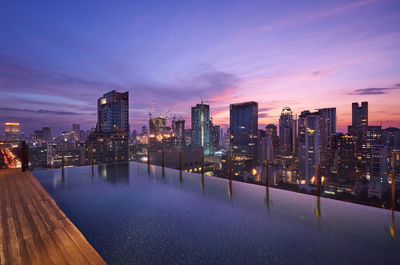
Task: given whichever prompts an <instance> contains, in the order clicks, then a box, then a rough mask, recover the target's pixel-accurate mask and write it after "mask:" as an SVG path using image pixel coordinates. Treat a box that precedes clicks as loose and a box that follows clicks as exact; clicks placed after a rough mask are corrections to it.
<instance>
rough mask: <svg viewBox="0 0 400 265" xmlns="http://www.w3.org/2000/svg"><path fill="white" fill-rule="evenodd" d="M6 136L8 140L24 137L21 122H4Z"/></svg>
mask: <svg viewBox="0 0 400 265" xmlns="http://www.w3.org/2000/svg"><path fill="white" fill-rule="evenodd" d="M4 136H5V139H6V140H7V141H18V140H20V139H21V137H22V132H21V128H20V124H19V122H6V123H4Z"/></svg>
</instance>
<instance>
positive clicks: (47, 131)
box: [42, 127, 51, 141]
mask: <svg viewBox="0 0 400 265" xmlns="http://www.w3.org/2000/svg"><path fill="white" fill-rule="evenodd" d="M42 131H43V138H44V140H45V141H48V140H51V129H50V127H43V128H42Z"/></svg>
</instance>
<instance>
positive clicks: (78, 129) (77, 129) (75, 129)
mask: <svg viewBox="0 0 400 265" xmlns="http://www.w3.org/2000/svg"><path fill="white" fill-rule="evenodd" d="M72 130H73V131H74V132H75V133H76V134H78V133H79V131H80V130H81V125H80V124H77V123H73V124H72Z"/></svg>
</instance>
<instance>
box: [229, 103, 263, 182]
mask: <svg viewBox="0 0 400 265" xmlns="http://www.w3.org/2000/svg"><path fill="white" fill-rule="evenodd" d="M229 132H230V144H231V150H232V170H233V173H234V174H236V175H240V174H241V173H243V172H245V171H247V172H249V171H250V170H252V169H253V168H254V167H255V165H256V164H257V142H258V141H257V134H258V103H257V102H254V101H251V102H244V103H237V104H231V105H230V127H229Z"/></svg>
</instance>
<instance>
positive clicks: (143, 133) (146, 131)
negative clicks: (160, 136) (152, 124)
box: [142, 126, 149, 135]
mask: <svg viewBox="0 0 400 265" xmlns="http://www.w3.org/2000/svg"><path fill="white" fill-rule="evenodd" d="M147 134H149V130H148V129H147V127H146V126H142V135H147Z"/></svg>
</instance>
